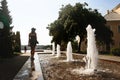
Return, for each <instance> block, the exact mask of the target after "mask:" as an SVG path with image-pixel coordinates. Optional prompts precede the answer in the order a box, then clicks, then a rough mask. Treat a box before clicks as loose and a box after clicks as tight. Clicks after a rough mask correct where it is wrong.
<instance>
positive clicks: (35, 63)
mask: <svg viewBox="0 0 120 80" xmlns="http://www.w3.org/2000/svg"><path fill="white" fill-rule="evenodd" d="M34 58H35V59H34V60H31V59H30V58H29V59H28V60H27V61H26V63H25V64H24V65H23V67H22V68H21V69H20V71H19V72H18V73H17V75H16V76H15V78H14V79H13V80H44V79H43V74H42V70H41V66H40V62H39V58H38V54H35V56H34Z"/></svg>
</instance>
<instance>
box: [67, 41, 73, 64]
mask: <svg viewBox="0 0 120 80" xmlns="http://www.w3.org/2000/svg"><path fill="white" fill-rule="evenodd" d="M66 56H67V62H70V61H73V55H72V46H71V42H70V41H69V42H68V44H67V53H66Z"/></svg>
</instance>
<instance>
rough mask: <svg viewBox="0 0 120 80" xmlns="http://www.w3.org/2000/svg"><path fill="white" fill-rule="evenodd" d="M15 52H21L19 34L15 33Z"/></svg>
mask: <svg viewBox="0 0 120 80" xmlns="http://www.w3.org/2000/svg"><path fill="white" fill-rule="evenodd" d="M14 51H15V52H21V39H20V32H19V31H17V32H16V35H15V50H14Z"/></svg>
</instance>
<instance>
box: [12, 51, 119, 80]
mask: <svg viewBox="0 0 120 80" xmlns="http://www.w3.org/2000/svg"><path fill="white" fill-rule="evenodd" d="M46 53H47V54H48V53H49V54H51V51H48V52H47V51H46V52H36V54H35V59H34V60H31V59H30V58H29V59H28V60H27V61H26V63H25V64H24V66H23V67H22V68H21V69H20V71H19V72H18V74H17V75H16V76H15V78H14V79H13V80H44V78H43V73H42V69H41V65H40V62H39V60H40V59H39V54H46ZM63 53H66V52H63ZM47 54H46V55H47ZM75 55H81V56H85V55H84V54H75ZM99 59H102V60H108V61H115V62H119V63H120V57H117V56H108V55H99Z"/></svg>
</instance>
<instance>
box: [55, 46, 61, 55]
mask: <svg viewBox="0 0 120 80" xmlns="http://www.w3.org/2000/svg"><path fill="white" fill-rule="evenodd" d="M60 56H61V53H60V45H59V44H57V55H56V57H60Z"/></svg>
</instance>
